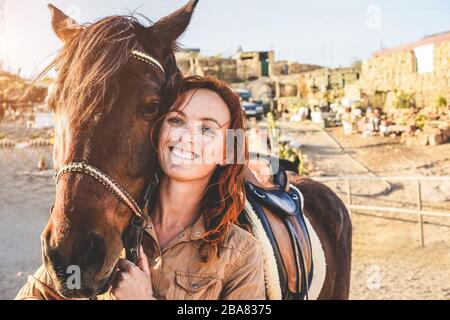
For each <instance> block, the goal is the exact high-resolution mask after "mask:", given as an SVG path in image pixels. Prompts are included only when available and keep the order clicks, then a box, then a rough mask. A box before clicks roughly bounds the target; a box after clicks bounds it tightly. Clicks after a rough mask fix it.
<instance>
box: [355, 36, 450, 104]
mask: <svg viewBox="0 0 450 320" xmlns="http://www.w3.org/2000/svg"><path fill="white" fill-rule="evenodd" d="M416 68H417V67H416V59H415V56H414V52H413V51H411V50H405V51H399V52H393V53H391V54H386V55H381V56H378V57H374V58H372V59H370V60H367V61H364V62H363V64H362V74H361V88H362V90H363V91H364V92H365V93H366V94H368V95H374V94H375V93H376V92H377V91H381V92H390V91H394V90H396V91H402V92H405V93H413V94H414V97H415V102H416V105H417V106H418V107H425V106H433V105H434V104H436V100H437V99H438V97H439V96H443V97H445V98H446V100H447V102H450V42H449V41H446V42H441V43H438V44H435V45H434V71H433V72H429V73H423V74H419V73H418V72H417V71H416Z"/></svg>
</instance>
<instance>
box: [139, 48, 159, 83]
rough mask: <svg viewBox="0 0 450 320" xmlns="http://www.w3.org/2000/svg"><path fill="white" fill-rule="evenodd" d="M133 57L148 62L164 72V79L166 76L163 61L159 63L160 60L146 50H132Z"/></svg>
mask: <svg viewBox="0 0 450 320" xmlns="http://www.w3.org/2000/svg"><path fill="white" fill-rule="evenodd" d="M131 57H132V58H134V59H136V60H139V61H142V62H145V63H148V64H149V65H151V66H152V67H153V68H155V69H156V70H157V71H159V72H160V73H161V74H162V76H163V78H164V79H165V78H166V72H165V71H164V68H163V66H162V65H161V63H159V61H158V60H156V59H155V58H153V57H152V56H150V55H148V54H146V53H144V52H141V51H138V50H133V51H131Z"/></svg>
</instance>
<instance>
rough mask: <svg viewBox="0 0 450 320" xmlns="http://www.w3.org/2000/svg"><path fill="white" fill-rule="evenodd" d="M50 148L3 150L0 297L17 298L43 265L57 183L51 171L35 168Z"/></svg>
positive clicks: (0, 157)
mask: <svg viewBox="0 0 450 320" xmlns="http://www.w3.org/2000/svg"><path fill="white" fill-rule="evenodd" d="M51 152H52V150H51V149H50V148H46V149H19V150H8V149H6V150H0V171H1V175H0V299H11V298H14V296H15V295H16V293H17V291H18V290H19V288H20V287H21V286H22V285H23V284H24V283H25V282H26V278H27V276H28V275H29V274H32V273H33V272H34V271H35V270H36V269H37V268H38V267H39V265H40V261H41V257H40V240H39V236H40V233H41V231H42V230H43V229H44V226H45V224H46V222H47V219H48V216H49V211H50V207H51V203H52V201H53V199H54V193H55V191H54V190H55V187H54V184H53V178H52V177H51V173H50V172H48V173H46V174H45V175H39V174H38V173H37V172H36V171H35V170H34V168H35V167H36V163H37V160H38V158H39V157H40V156H44V157H45V158H46V159H47V160H48V162H49V163H50V161H51Z"/></svg>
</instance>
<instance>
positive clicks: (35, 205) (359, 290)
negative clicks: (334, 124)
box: [0, 123, 450, 299]
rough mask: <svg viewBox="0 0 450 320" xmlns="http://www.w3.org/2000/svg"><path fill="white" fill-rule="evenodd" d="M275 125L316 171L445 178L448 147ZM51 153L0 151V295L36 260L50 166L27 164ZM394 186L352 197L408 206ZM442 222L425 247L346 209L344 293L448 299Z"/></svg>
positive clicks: (449, 260)
mask: <svg viewBox="0 0 450 320" xmlns="http://www.w3.org/2000/svg"><path fill="white" fill-rule="evenodd" d="M282 127H283V132H282V133H283V135H287V136H291V137H293V138H295V139H298V140H299V141H300V142H301V143H302V144H303V145H304V148H303V149H304V152H305V153H306V154H307V155H308V158H309V160H310V162H311V163H313V168H312V169H313V171H315V172H316V173H317V172H319V173H321V174H326V175H342V174H348V175H353V174H373V173H376V174H382V175H391V176H392V175H414V174H421V175H450V169H449V167H450V166H448V164H449V158H450V145H443V146H439V147H436V148H422V149H421V148H419V149H420V150H418V149H415V148H410V147H409V149H408V148H406V147H404V146H401V145H399V144H398V141H396V140H395V139H391V138H369V139H360V138H358V137H357V136H352V137H344V136H343V135H342V134H341V133H340V132H339V130H336V129H333V130H330V131H329V132H323V131H322V130H319V129H317V128H316V127H314V126H311V125H310V124H307V123H305V124H302V125H297V124H295V125H293V124H289V125H288V124H286V125H283V126H282ZM330 135H331V137H330ZM334 139H337V141H338V142H339V143H336V141H335V140H334ZM339 145H341V146H343V147H344V148H345V150H344V151H343V150H342V148H341V147H340V146H339ZM51 152H52V150H51V149H50V148H42V149H13V150H11V149H0V170H1V172H2V173H1V175H0V299H11V298H13V297H14V296H15V295H16V293H17V291H18V290H19V289H20V287H21V286H22V285H23V284H24V283H25V281H26V277H27V275H29V274H31V273H33V272H34V271H35V270H36V269H37V268H38V267H39V265H40V263H41V262H40V261H41V258H40V242H39V235H40V233H41V231H42V230H43V228H44V226H45V224H46V221H47V219H48V215H49V209H50V207H51V204H52V202H53V198H54V184H53V178H52V175H51V171H49V172H45V173H44V174H39V173H37V172H36V170H35V169H34V168H35V167H36V163H37V160H38V158H39V157H40V156H43V157H45V158H46V159H47V162H48V163H49V164H50V163H51ZM347 153H349V154H350V156H349V155H348V154H347ZM402 157H405V159H406V160H404V159H403V158H402ZM352 158H353V159H352ZM379 159H383V161H380V160H379ZM330 186H331V187H333V188H335V190H336V191H337V192H340V191H342V190H343V187H342V186H340V185H332V184H331V185H330ZM396 186H397V187H396V188H394V190H393V191H391V192H389V194H387V195H383V196H377V197H373V196H371V197H364V196H360V197H356V198H355V201H356V202H358V201H359V202H361V203H379V202H380V203H381V204H383V205H386V204H390V205H393V206H410V205H411V204H412V205H414V197H413V196H412V194H413V192H412V190H413V189H411V188H413V187H408V186H406V185H404V184H399V185H396ZM385 188H386V185H384V184H382V183H376V184H374V185H368V184H366V185H364V184H362V185H356V186H355V190H356V191H361V192H365V193H373V194H376V193H377V192H379V191H382V190H384V189H385ZM445 188H446V186H445V185H444V186H438V188H436V187H435V186H425V188H424V189H425V193H424V194H425V197H426V198H427V206H429V207H441V208H448V206H449V200H450V198H446V197H450V192H448V193H447V191H446V190H447V189H445ZM341 189H342V190H341ZM427 192H428V193H427ZM339 195H340V196H342V197H343V198H345V194H343V193H339ZM433 197H435V198H433ZM449 220H450V219H446V220H442V219H441V220H439V221H434V220H426V222H429V223H426V224H425V227H424V228H425V244H426V246H425V247H421V246H420V242H419V227H418V225H417V223H411V222H403V221H397V220H392V219H386V218H379V217H369V216H365V215H361V214H353V217H352V221H353V226H354V236H353V264H352V283H351V298H352V299H450V227H449V225H450V221H449ZM412 221H414V219H412ZM431 222H432V223H433V224H430V223H431Z"/></svg>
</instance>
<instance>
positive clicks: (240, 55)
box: [232, 49, 275, 81]
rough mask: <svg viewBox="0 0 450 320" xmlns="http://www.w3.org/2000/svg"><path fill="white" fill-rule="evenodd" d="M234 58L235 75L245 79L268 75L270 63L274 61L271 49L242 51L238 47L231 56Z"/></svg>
mask: <svg viewBox="0 0 450 320" xmlns="http://www.w3.org/2000/svg"><path fill="white" fill-rule="evenodd" d="M232 58H233V59H235V60H236V65H237V77H238V79H240V80H243V81H247V80H253V79H258V78H261V77H269V76H270V75H271V74H270V65H271V64H273V63H274V61H275V54H274V52H273V51H242V50H241V49H239V50H238V51H237V52H236V53H235V54H234V55H233V57H232Z"/></svg>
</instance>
